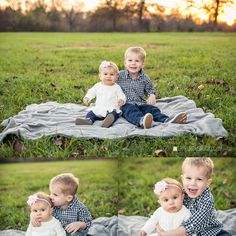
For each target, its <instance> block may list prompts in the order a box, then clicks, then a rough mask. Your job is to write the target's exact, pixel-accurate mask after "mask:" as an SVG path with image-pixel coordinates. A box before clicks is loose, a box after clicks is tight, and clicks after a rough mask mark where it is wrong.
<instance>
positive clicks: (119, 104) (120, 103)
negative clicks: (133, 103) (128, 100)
mask: <svg viewBox="0 0 236 236" xmlns="http://www.w3.org/2000/svg"><path fill="white" fill-rule="evenodd" d="M117 103H118V106H119V107H121V106H123V105H124V104H125V101H124V100H122V99H119V100H118V102H117Z"/></svg>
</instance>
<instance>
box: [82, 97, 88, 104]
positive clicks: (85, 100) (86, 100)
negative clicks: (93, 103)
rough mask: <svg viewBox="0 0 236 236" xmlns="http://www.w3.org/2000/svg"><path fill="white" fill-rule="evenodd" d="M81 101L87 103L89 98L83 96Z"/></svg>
mask: <svg viewBox="0 0 236 236" xmlns="http://www.w3.org/2000/svg"><path fill="white" fill-rule="evenodd" d="M83 103H84V104H85V105H88V104H89V98H86V97H84V98H83Z"/></svg>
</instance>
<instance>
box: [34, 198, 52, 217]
mask: <svg viewBox="0 0 236 236" xmlns="http://www.w3.org/2000/svg"><path fill="white" fill-rule="evenodd" d="M31 214H32V217H33V219H35V220H37V221H38V222H47V221H49V220H50V219H51V217H52V208H51V207H50V206H49V204H48V203H46V202H45V201H40V200H38V201H36V202H35V203H33V204H32V205H31Z"/></svg>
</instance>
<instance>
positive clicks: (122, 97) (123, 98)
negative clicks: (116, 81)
mask: <svg viewBox="0 0 236 236" xmlns="http://www.w3.org/2000/svg"><path fill="white" fill-rule="evenodd" d="M118 86H119V85H118ZM125 102H126V96H125V94H124V92H123V91H122V89H121V87H120V86H119V87H118V106H120V107H121V106H123V105H124V104H125Z"/></svg>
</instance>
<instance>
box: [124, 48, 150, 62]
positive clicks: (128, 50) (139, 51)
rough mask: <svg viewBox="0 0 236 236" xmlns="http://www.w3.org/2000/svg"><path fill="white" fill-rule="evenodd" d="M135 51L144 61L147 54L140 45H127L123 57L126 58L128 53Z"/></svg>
mask: <svg viewBox="0 0 236 236" xmlns="http://www.w3.org/2000/svg"><path fill="white" fill-rule="evenodd" d="M131 52H133V53H136V54H138V55H139V56H140V58H141V60H142V61H145V58H146V56H147V53H146V52H145V50H144V49H143V48H142V47H129V48H127V49H126V51H125V59H126V58H127V56H128V54H129V53H131Z"/></svg>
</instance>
